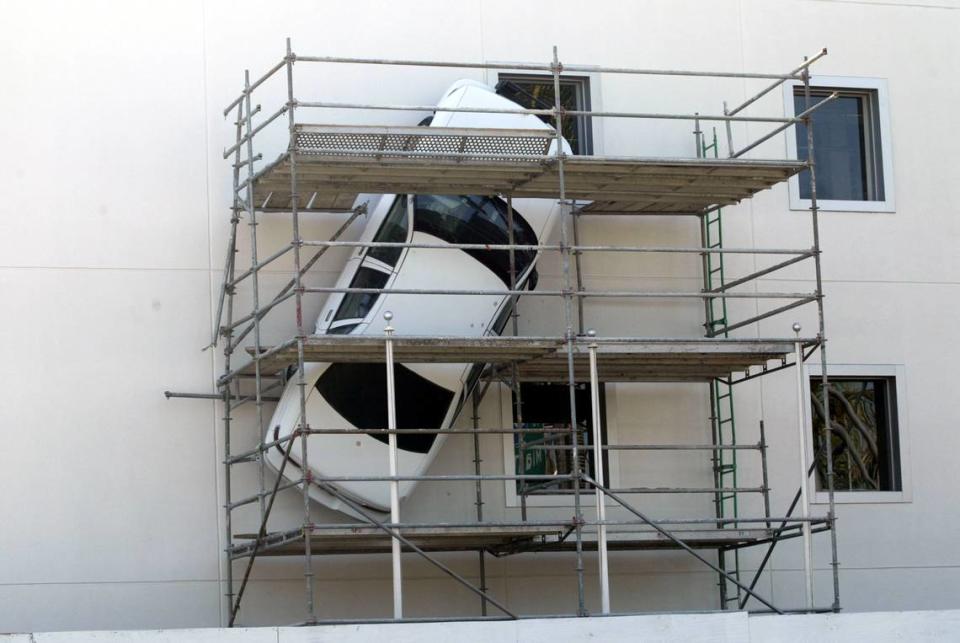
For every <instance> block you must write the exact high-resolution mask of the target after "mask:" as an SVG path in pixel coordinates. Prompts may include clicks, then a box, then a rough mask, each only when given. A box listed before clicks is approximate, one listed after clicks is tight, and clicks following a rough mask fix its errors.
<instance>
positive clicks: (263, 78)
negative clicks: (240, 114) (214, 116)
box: [223, 58, 287, 116]
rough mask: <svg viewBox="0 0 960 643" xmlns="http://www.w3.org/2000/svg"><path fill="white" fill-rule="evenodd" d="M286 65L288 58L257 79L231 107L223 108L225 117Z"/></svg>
mask: <svg viewBox="0 0 960 643" xmlns="http://www.w3.org/2000/svg"><path fill="white" fill-rule="evenodd" d="M286 64H287V60H286V58H284V59H283V60H281V61H280V62H278V63H277V64H276V65H274V66H273V67H271V68H270V70H269V71H267V73H265V74H264V75H263V76H261V77H260V78H258V79H256V80H255V81H254V82H253V83H251V84H250V86H249V87H248V88H247V89H245V90H244V92H243V93H242V94H240V95H239V96H238V97H237V98H235V99H234V100H233V102H232V103H230V104H229V105H227V106H226V107H224V108H223V115H224V116H226V115H227V114H229V113H230V110H231V109H233V108H234V107H236V106H237V105H239V104H240V103H241V102H243V99H244V98H246V96H247V94H251V93H253V90H255V89H256V88H257V87H259V86H260V85H262V84H263V83H265V82H266V81H267V79H269V78H270V77H271V76H273V75H274V74H275V73H277V72H278V71H280V70H281V69H283V68H284V67H285V66H286Z"/></svg>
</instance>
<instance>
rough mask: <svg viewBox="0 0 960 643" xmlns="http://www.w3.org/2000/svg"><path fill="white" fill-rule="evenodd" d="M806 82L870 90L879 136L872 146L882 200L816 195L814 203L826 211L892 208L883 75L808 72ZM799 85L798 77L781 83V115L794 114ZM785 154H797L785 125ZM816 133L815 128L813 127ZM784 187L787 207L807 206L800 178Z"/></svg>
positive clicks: (887, 105)
mask: <svg viewBox="0 0 960 643" xmlns="http://www.w3.org/2000/svg"><path fill="white" fill-rule="evenodd" d="M810 86H811V88H815V89H826V90H831V89H833V90H843V89H846V90H850V91H852V92H858V93H871V94H872V95H873V98H875V101H876V104H875V105H873V108H874V109H873V110H872V111H873V112H874V114H873V117H875V118H876V120H877V123H876V125H875V126H874V127H873V128H871V129H874V130H875V131H876V132H877V133H878V134H879V137H880V141H879V146H878V145H877V144H876V141H874V145H873V147H874V148H877V147H878V148H879V150H880V156H881V161H880V168H879V174H880V175H881V177H882V179H883V192H884V195H883V200H880V201H854V200H837V199H822V198H818V199H817V207H818V209H820V210H823V211H827V212H895V211H896V200H895V192H894V176H893V140H892V136H891V129H890V101H889V92H888V88H887V81H886V79H884V78H860V77H853V76H811V77H810ZM798 87H799V88H801V89H802V88H803V83H801V82H800V81H795V80H790V81H787V82H785V83H784V84H783V109H784V115H785V116H788V117H790V116H796V111H795V109H794V90H795V89H796V88H798ZM786 135H787V158H791V159H795V158H797V135H796V128H794V127H791V128H789V129H787V132H786ZM814 135H816V130H814ZM787 190H788V192H789V195H790V209H791V210H809V209H810V199H804V198H801V197H800V179H799V177H798V176H797V175H794V176H792V177H790V179H789V180H788V181H787Z"/></svg>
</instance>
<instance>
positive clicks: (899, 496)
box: [803, 362, 913, 505]
mask: <svg viewBox="0 0 960 643" xmlns="http://www.w3.org/2000/svg"><path fill="white" fill-rule="evenodd" d="M827 371H828V373H829V374H830V375H831V376H835V377H843V378H858V377H862V378H864V379H887V380H891V382H892V383H891V386H892V392H893V394H894V395H895V396H896V404H894V405H893V407H894V412H895V413H896V430H897V442H898V445H899V449H898V456H899V460H900V462H899V465H900V491H846V490H836V491H834V502H835V503H836V504H888V503H906V502H912V501H913V491H912V484H911V483H912V476H911V471H910V462H911V461H910V440H909V430H908V428H909V427H908V422H907V387H906V369H905V368H904V366H903V365H901V364H828V365H827ZM804 374H805V377H804V380H803V395H804V398H803V399H804V430H805V431H806V435H807V436H808V439H807V440H806V443H807V462H808V463H812V462H813V458H814V449H815V446H816V445H814V444H813V439H812V436H813V417H812V413H811V411H810V404H809V400H810V396H811V394H812V391H811V387H810V380H811V378H819V377H822V375H823V368H822V366H821V364H820V363H819V362H818V363H807V364H805V365H804ZM806 484H807V491H808V496H809V498H810V504H815V505H825V504H828V503H829V501H830V498H829V495H830V494H829V493H828V492H827V491H826V490H825V489H824V490H818V489H817V480H816V473H815V472H814V474H813V475H811V476H809V477H808V478H807V480H806Z"/></svg>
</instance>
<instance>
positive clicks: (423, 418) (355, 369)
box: [316, 363, 453, 453]
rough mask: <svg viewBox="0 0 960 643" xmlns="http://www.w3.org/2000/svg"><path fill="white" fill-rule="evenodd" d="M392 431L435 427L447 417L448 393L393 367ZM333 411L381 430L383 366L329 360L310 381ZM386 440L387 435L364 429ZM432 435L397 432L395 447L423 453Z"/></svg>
mask: <svg viewBox="0 0 960 643" xmlns="http://www.w3.org/2000/svg"><path fill="white" fill-rule="evenodd" d="M394 385H395V387H396V393H397V395H396V400H397V402H396V403H397V428H398V429H439V428H440V427H441V426H442V425H443V418H444V417H445V416H446V415H447V410H448V409H449V408H450V402H451V401H452V400H453V391H449V390H447V389H445V388H443V387H442V386H438V385H437V384H434V383H433V382H431V381H430V380H428V379H427V378H425V377H422V376H420V375H418V374H417V373H415V372H413V371H412V370H410V369H409V368H407V367H405V366H403V365H402V364H397V365H396V366H395V370H394ZM316 388H317V391H319V393H320V394H321V395H322V396H323V399H325V400H326V401H327V402H328V403H329V404H330V406H332V407H333V409H334V410H335V411H336V412H337V413H339V414H340V415H342V416H343V418H344V419H345V420H347V421H348V422H350V424H352V425H353V426H355V427H356V428H358V429H367V430H369V429H385V428H387V369H386V367H385V366H384V365H383V364H365V363H360V364H352V363H345V364H331V365H330V366H329V367H328V368H327V370H325V371H324V372H323V374H322V375H321V376H320V379H318V380H317V384H316ZM369 435H370V437H372V438H375V439H377V440H379V441H381V442H384V443H386V442H387V434H385V433H370V434H369ZM435 438H436V434H423V435H417V434H410V433H401V434H398V435H397V446H398V447H399V448H401V449H404V450H406V451H413V452H415V453H426V452H427V451H429V450H430V447H431V446H433V441H434V439H435Z"/></svg>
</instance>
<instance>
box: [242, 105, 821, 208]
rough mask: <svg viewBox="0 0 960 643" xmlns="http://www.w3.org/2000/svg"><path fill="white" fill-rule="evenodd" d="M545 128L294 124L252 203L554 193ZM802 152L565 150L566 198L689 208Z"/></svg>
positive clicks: (750, 191)
mask: <svg viewBox="0 0 960 643" xmlns="http://www.w3.org/2000/svg"><path fill="white" fill-rule="evenodd" d="M553 140H554V134H553V132H552V130H502V129H496V130H484V129H476V128H471V129H459V128H443V127H429V128H427V127H374V126H371V127H363V126H357V125H350V126H337V125H312V124H302V125H297V126H296V129H295V133H294V134H293V135H292V136H291V148H292V151H288V152H285V153H283V154H282V155H280V157H279V158H277V159H276V160H275V161H274V162H273V163H270V164H269V165H267V166H266V167H264V168H263V169H262V170H260V171H259V172H258V173H257V174H255V175H254V177H253V185H254V191H255V193H256V194H257V195H258V199H261V200H262V201H261V203H264V202H265V203H269V207H270V208H272V209H283V208H289V207H291V206H292V199H291V180H290V179H291V177H292V175H293V174H294V173H295V174H296V178H297V186H298V187H297V190H298V194H299V195H300V197H299V200H298V207H301V208H305V209H313V210H325V211H330V210H342V209H349V208H350V207H351V206H352V205H353V203H354V201H355V199H356V197H357V195H358V194H363V193H384V194H408V193H413V194H488V195H493V194H509V195H511V196H512V197H514V198H537V199H555V198H557V181H558V180H559V177H558V163H557V157H556V155H554V154H550V153H548V151H549V146H550V143H551V142H552V141H553ZM805 167H806V162H805V161H796V160H762V159H742V158H722V159H712V158H710V159H708V158H694V159H677V158H644V157H605V156H565V157H564V158H563V173H564V180H565V183H566V198H567V199H571V200H576V201H590V202H592V203H590V204H588V205H586V206H585V207H584V208H582V210H581V213H583V214H591V213H593V214H599V213H603V212H617V213H634V214H652V213H658V214H694V213H699V212H703V211H705V210H707V209H709V208H711V207H715V206H723V205H733V204H735V203H738V202H740V201H742V200H743V199H747V198H750V197H751V196H753V195H754V194H756V193H757V192H759V191H761V190H765V189H767V188H770V187H772V186H774V185H776V184H778V183H781V182H783V181H786V180H787V179H788V178H790V177H791V176H793V175H794V174H796V173H797V172H799V171H801V170H803V169H804V168H805Z"/></svg>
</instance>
